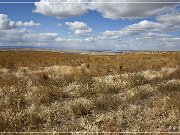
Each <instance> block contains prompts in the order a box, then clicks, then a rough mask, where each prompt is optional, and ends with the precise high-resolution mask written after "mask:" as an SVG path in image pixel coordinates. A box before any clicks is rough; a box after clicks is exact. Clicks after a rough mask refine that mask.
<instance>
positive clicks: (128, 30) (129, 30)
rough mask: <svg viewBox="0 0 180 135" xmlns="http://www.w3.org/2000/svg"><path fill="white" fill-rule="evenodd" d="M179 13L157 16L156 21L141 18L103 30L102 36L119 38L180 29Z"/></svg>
mask: <svg viewBox="0 0 180 135" xmlns="http://www.w3.org/2000/svg"><path fill="white" fill-rule="evenodd" d="M179 20H180V13H171V14H167V15H162V16H159V17H157V22H153V21H147V20H143V21H140V22H139V23H135V24H132V25H129V26H126V27H124V28H123V29H120V30H118V31H105V32H103V33H102V38H111V39H112V38H121V37H122V36H130V35H138V34H142V33H149V32H156V33H165V32H169V31H180V25H179V24H180V21H179Z"/></svg>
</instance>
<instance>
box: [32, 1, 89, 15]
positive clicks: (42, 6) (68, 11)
mask: <svg viewBox="0 0 180 135" xmlns="http://www.w3.org/2000/svg"><path fill="white" fill-rule="evenodd" d="M85 1H87V0H85ZM85 1H84V0H77V1H76V2H77V3H72V4H70V3H53V2H63V1H62V0H40V1H39V2H35V7H36V8H35V10H34V12H35V13H41V14H43V15H47V16H54V17H56V18H67V17H73V16H79V15H82V14H85V13H86V12H87V11H88V4H86V3H84V4H79V3H78V2H85ZM64 2H73V0H66V1H64Z"/></svg>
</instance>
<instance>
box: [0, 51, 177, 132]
mask: <svg viewBox="0 0 180 135" xmlns="http://www.w3.org/2000/svg"><path fill="white" fill-rule="evenodd" d="M22 56H23V57H22ZM179 58H180V53H179V52H169V53H152V54H141V53H140V54H139V53H137V54H131V53H127V54H116V55H106V56H101V55H81V54H65V53H55V52H31V51H28V52H13V51H12V52H0V66H1V68H0V131H1V132H4V131H9V132H23V131H26V132H28V131H29V132H33V131H40V132H41V131H50V132H51V131H59V132H62V131H64V132H69V131H78V132H97V131H99V132H100V131H101V132H126V131H129V132H140V131H141V132H179V130H180V121H179V118H180V116H179V114H180V102H179V101H180V100H179V98H180V80H179V79H180V74H179V71H180V67H179V61H178V60H179ZM12 62H13V63H14V64H11V63H12Z"/></svg>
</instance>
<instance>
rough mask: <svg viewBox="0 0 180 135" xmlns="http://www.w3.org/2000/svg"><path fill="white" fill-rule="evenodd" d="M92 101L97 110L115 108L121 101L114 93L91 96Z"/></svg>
mask: <svg viewBox="0 0 180 135" xmlns="http://www.w3.org/2000/svg"><path fill="white" fill-rule="evenodd" d="M93 101H94V104H95V111H97V112H99V111H110V110H116V109H117V108H118V107H119V106H120V105H121V103H122V100H121V98H120V97H119V96H118V95H114V94H107V95H105V94H99V96H98V97H95V98H93Z"/></svg>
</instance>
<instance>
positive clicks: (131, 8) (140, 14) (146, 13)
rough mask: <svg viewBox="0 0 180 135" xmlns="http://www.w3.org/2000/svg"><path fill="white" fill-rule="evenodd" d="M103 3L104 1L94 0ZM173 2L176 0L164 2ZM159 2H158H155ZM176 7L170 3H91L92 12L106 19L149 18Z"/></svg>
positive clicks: (111, 0) (117, 0) (151, 0)
mask: <svg viewBox="0 0 180 135" xmlns="http://www.w3.org/2000/svg"><path fill="white" fill-rule="evenodd" d="M93 1H96V2H103V1H104V0H93ZM146 1H147V2H153V1H155V0H138V1H136V2H146ZM171 1H172V2H173V1H175V0H164V1H163V2H171ZM106 2H125V1H124V0H107V1H106ZM128 2H134V0H128ZM155 2H157V1H155ZM172 6H174V4H170V3H108V4H107V3H90V8H91V10H96V11H98V12H100V13H101V14H102V16H103V17H105V18H110V19H118V18H128V19H134V18H147V17H150V16H158V15H160V14H164V13H166V12H167V11H168V10H170V9H171V8H172Z"/></svg>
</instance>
